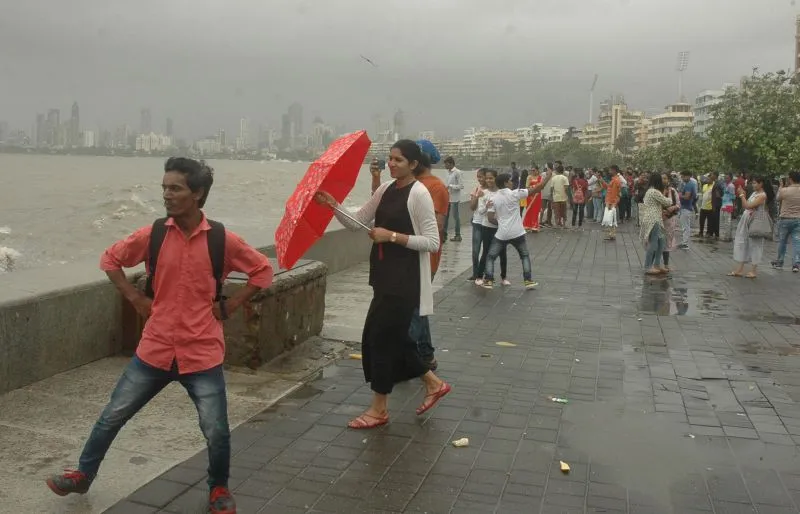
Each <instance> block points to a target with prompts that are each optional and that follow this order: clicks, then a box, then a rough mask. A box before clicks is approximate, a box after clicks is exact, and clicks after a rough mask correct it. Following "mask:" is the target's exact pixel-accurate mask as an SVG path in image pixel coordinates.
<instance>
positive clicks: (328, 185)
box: [275, 130, 372, 269]
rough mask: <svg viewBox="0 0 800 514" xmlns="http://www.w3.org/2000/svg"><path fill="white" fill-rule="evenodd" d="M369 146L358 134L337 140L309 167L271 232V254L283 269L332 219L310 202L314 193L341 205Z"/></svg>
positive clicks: (325, 208)
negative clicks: (328, 195) (272, 245)
mask: <svg viewBox="0 0 800 514" xmlns="http://www.w3.org/2000/svg"><path fill="white" fill-rule="evenodd" d="M371 144H372V142H371V141H370V140H369V137H367V132H366V131H365V130H361V131H358V132H353V133H352V134H347V135H345V136H342V137H340V138H339V139H337V140H336V141H334V142H333V143H331V145H330V146H329V147H328V149H327V150H325V153H323V154H322V155H321V156H320V157H319V159H317V160H316V161H314V162H313V163H311V166H309V167H308V171H306V174H305V176H303V179H302V180H301V181H300V183H299V184H298V185H297V188H296V189H295V190H294V193H292V196H290V197H289V199H288V200H287V201H286V212H285V213H284V214H283V219H281V222H280V224H279V225H278V228H277V229H276V230H275V251H276V253H277V256H278V265H279V266H280V267H281V268H283V269H288V268H291V267H292V266H294V264H295V263H296V262H297V260H298V259H300V257H302V256H303V254H305V253H306V252H307V251H308V249H309V248H311V246H312V245H313V244H314V243H315V242H316V241H317V239H319V238H320V237H322V235H323V234H324V233H325V229H326V228H327V226H328V224H329V223H330V222H331V218H333V211H332V210H331V208H330V207H328V206H327V205H319V204H317V203H316V202H315V201H314V195H315V194H316V193H317V191H320V190H322V191H327V192H328V193H330V194H331V195H332V196H333V197H334V198H335V199H336V201H337V202H339V203H341V202H343V201H344V199H345V197H346V196H347V195H348V194H350V191H352V189H353V186H355V184H356V179H357V178H358V172H359V170H360V169H361V165H362V164H363V163H364V158H365V157H366V155H367V152H368V151H369V147H370V145H371Z"/></svg>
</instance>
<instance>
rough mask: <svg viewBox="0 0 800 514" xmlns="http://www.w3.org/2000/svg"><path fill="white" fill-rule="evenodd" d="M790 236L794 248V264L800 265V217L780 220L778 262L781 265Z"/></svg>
mask: <svg viewBox="0 0 800 514" xmlns="http://www.w3.org/2000/svg"><path fill="white" fill-rule="evenodd" d="M790 238H791V240H792V249H793V250H794V257H793V258H792V266H800V218H782V219H780V220H779V221H778V262H780V264H781V266H783V259H784V258H785V257H786V246H787V244H788V243H789V239H790Z"/></svg>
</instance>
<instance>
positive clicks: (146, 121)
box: [139, 108, 153, 134]
mask: <svg viewBox="0 0 800 514" xmlns="http://www.w3.org/2000/svg"><path fill="white" fill-rule="evenodd" d="M152 131H153V120H152V118H151V116H150V109H147V108H144V109H142V118H141V121H140V122H139V133H140V134H149V133H150V132H152Z"/></svg>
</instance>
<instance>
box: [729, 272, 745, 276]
mask: <svg viewBox="0 0 800 514" xmlns="http://www.w3.org/2000/svg"><path fill="white" fill-rule="evenodd" d="M728 276H729V277H741V276H742V274H741V273H736V272H735V271H731V272H730V273H728Z"/></svg>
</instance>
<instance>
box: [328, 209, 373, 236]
mask: <svg viewBox="0 0 800 514" xmlns="http://www.w3.org/2000/svg"><path fill="white" fill-rule="evenodd" d="M331 207H333V210H334V211H336V212H338V213H339V214H341V215H342V216H344V217H345V218H347V219H349V220H350V221H352V222H353V223H356V224H357V225H359V226H360V227H362V228H363V229H364V230H366V231H370V230H372V229H371V228H370V227H368V226H366V225H364V224H363V223H361V222H360V221H358V220H357V219H355V218H354V217H353V215H352V214H350V213H349V212H347V211H345V210H344V209H342V208H340V207H339V206H338V205H331Z"/></svg>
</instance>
